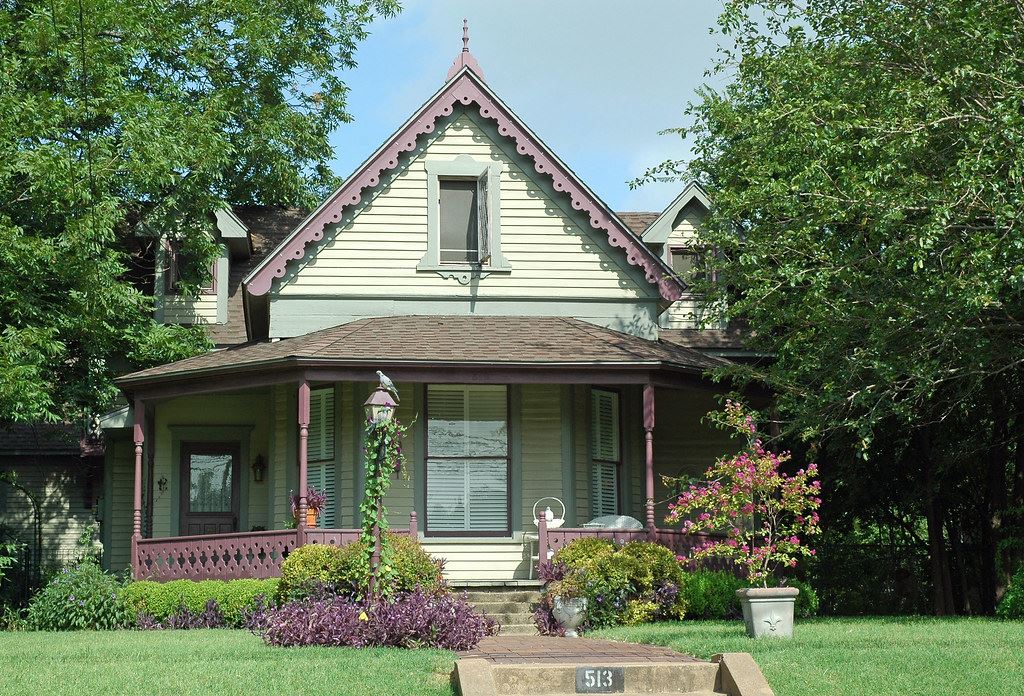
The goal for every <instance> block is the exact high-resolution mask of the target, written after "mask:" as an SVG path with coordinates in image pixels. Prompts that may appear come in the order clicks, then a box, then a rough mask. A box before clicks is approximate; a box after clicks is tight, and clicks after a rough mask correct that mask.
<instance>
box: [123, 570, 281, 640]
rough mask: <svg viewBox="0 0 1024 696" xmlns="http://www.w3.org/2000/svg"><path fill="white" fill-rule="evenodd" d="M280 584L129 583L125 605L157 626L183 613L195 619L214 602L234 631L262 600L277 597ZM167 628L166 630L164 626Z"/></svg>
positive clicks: (251, 582) (261, 582)
mask: <svg viewBox="0 0 1024 696" xmlns="http://www.w3.org/2000/svg"><path fill="white" fill-rule="evenodd" d="M277 586H278V580H277V579H276V578H272V579H269V580H201V581H199V582H196V581H194V580H172V581H170V582H152V581H148V580H141V581H138V582H133V583H129V584H128V586H127V587H126V588H125V590H124V598H125V604H126V605H127V606H128V608H129V610H130V611H131V614H132V615H133V616H137V615H140V614H145V615H147V616H148V617H151V618H152V620H153V621H155V622H157V623H161V624H162V623H164V622H166V621H167V620H168V619H170V618H172V617H173V616H174V615H176V614H183V610H187V612H188V613H189V614H190V615H192V616H199V615H201V614H202V613H203V612H204V611H205V610H206V608H207V606H208V605H209V603H210V602H211V601H213V602H214V603H215V604H216V607H217V610H218V612H219V613H220V615H221V616H222V618H223V621H222V623H223V624H224V625H226V626H230V627H232V628H242V627H245V617H246V612H249V611H251V610H252V609H253V608H255V607H256V605H257V602H259V599H260V598H261V597H263V598H264V599H271V598H273V597H274V596H275V595H276V594H277ZM165 627H166V626H165Z"/></svg>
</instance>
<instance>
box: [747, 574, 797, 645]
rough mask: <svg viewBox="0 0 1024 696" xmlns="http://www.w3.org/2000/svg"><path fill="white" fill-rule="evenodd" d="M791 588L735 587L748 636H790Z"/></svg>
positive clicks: (794, 591) (793, 601) (793, 592)
mask: <svg viewBox="0 0 1024 696" xmlns="http://www.w3.org/2000/svg"><path fill="white" fill-rule="evenodd" d="M798 594H800V590H798V589H797V588H795V587H746V588H743V589H741V590H736V596H737V597H739V598H740V604H741V605H742V606H743V621H744V622H745V623H746V624H747V635H748V636H750V637H751V638H792V637H793V615H794V612H793V610H794V608H795V605H796V596H797V595H798Z"/></svg>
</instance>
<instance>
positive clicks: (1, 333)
mask: <svg viewBox="0 0 1024 696" xmlns="http://www.w3.org/2000/svg"><path fill="white" fill-rule="evenodd" d="M2 8H3V13H2V15H0V61H2V64H3V72H2V75H3V76H2V78H0V201H2V204H0V327H2V328H0V420H6V421H33V420H58V419H62V418H72V417H75V416H76V415H79V414H81V413H82V412H83V411H84V412H88V411H95V410H97V409H100V408H103V407H105V406H106V405H108V404H109V403H110V401H111V400H112V398H113V397H114V396H115V390H114V388H113V387H112V384H111V379H112V377H113V375H114V374H115V373H116V372H117V371H123V370H124V369H125V368H127V367H133V366H145V365H147V364H153V363H159V362H164V361H168V360H172V359H177V358H179V357H185V356H187V355H191V354H194V353H195V352H197V351H200V350H203V349H205V348H206V347H207V342H206V338H205V336H204V334H203V333H202V331H201V330H196V329H188V328H183V327H168V326H159V325H157V324H155V323H154V322H153V320H152V318H151V317H152V307H151V300H150V298H149V297H147V293H146V292H145V291H144V290H145V288H144V285H143V282H142V281H141V280H140V278H142V277H143V276H145V275H146V272H147V270H148V271H150V272H151V267H150V268H147V263H148V264H149V265H150V266H151V263H152V262H151V258H152V247H153V244H154V242H155V240H156V239H157V238H158V237H159V236H160V235H164V236H169V237H172V238H176V239H178V240H179V241H180V243H181V244H182V249H183V251H182V254H183V256H185V257H186V258H188V259H191V261H192V263H191V264H186V273H185V278H184V280H185V283H184V285H185V289H186V290H187V289H191V290H192V291H196V290H197V289H198V287H199V286H200V285H201V284H202V281H203V280H204V279H203V275H204V270H203V269H205V268H207V267H208V261H209V260H210V258H211V255H212V253H213V249H212V245H211V244H210V242H209V237H208V235H207V234H206V232H205V231H206V230H208V229H209V228H210V221H211V219H212V214H213V212H214V211H215V210H216V209H217V207H219V206H222V205H224V204H225V203H228V204H238V203H262V204H287V205H295V204H304V205H309V204H311V203H313V202H314V201H316V200H317V199H318V198H319V197H321V196H323V195H324V194H325V193H326V192H327V191H329V190H330V189H331V188H332V187H334V186H335V184H336V183H337V182H336V179H335V177H334V175H333V174H332V173H331V171H330V169H329V167H328V162H329V160H330V158H331V156H332V150H331V147H330V145H329V143H328V135H329V134H330V132H331V131H332V130H333V129H334V128H336V127H337V126H338V125H339V124H342V123H344V122H346V121H348V120H349V118H350V117H349V115H348V113H347V112H346V111H345V98H346V94H347V89H346V87H345V84H344V83H343V82H342V79H341V77H340V74H341V72H342V71H343V70H344V69H346V68H351V67H353V66H354V65H355V59H354V53H355V48H356V45H357V43H358V42H359V41H360V40H361V39H362V38H364V37H365V36H366V27H367V25H368V23H369V22H370V21H371V20H372V19H373V17H374V16H375V15H384V16H388V15H391V14H393V13H394V12H396V11H397V10H398V4H397V2H396V0H365V1H354V0H275V1H274V2H265V1H263V0H236V1H234V2H227V3H225V2H218V1H216V0H190V1H189V2H183V1H180V0H170V1H164V2H151V1H148V0H142V1H140V2H123V0H47V1H46V2H39V1H36V0H3V2H2ZM189 269H191V270H189ZM149 282H150V283H151V282H152V281H151V279H150V280H149Z"/></svg>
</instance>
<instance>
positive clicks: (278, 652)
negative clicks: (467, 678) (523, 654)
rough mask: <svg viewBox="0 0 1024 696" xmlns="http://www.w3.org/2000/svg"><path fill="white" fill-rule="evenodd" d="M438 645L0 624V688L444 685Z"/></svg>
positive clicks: (397, 689)
mask: <svg viewBox="0 0 1024 696" xmlns="http://www.w3.org/2000/svg"><path fill="white" fill-rule="evenodd" d="M454 664H455V656H454V655H453V654H452V653H450V652H445V651H443V650H397V649H390V648H367V649H362V650H357V649H351V648H271V647H268V646H266V645H264V644H263V642H262V641H261V640H260V639H259V638H257V637H256V636H254V635H252V634H250V633H248V632H246V631H227V630H223V631H221V630H214V631H210V630H203V631H115V632H109V633H106V632H100V633H91V632H84V631H83V632H80V633H0V694H2V695H3V696H7V695H8V694H11V695H12V696H13V695H14V694H18V695H19V696H22V695H24V694H31V695H32V696H49V695H50V694H54V695H56V694H60V696H66V695H67V694H80V695H81V696H105V695H106V694H119V695H120V694H132V695H134V694H146V695H147V696H148V695H150V694H154V695H156V694H162V695H166V696H190V695H191V694H197V695H198V694H203V695H204V696H205V695H208V694H209V695H213V696H221V695H225V694H239V695H244V696H263V695H264V694H267V695H269V694H275V695H291V694H325V695H326V694H346V695H347V694H352V695H353V696H355V695H359V696H363V695H364V694H367V695H369V694H379V695H380V696H399V695H401V694H425V695H430V694H444V695H445V696H450V695H451V693H452V691H451V687H450V686H449V678H450V674H451V671H452V667H453V666H454Z"/></svg>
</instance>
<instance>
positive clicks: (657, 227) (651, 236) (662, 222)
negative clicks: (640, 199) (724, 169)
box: [644, 180, 711, 244]
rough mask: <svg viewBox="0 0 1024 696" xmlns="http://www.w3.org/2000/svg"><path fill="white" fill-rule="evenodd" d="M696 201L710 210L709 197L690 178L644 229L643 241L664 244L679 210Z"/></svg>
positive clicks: (702, 188)
mask: <svg viewBox="0 0 1024 696" xmlns="http://www.w3.org/2000/svg"><path fill="white" fill-rule="evenodd" d="M693 201H696V202H697V203H700V204H701V205H702V206H704V209H705V210H711V198H709V197H708V192H707V191H705V190H704V187H703V186H701V185H700V184H698V183H697V182H696V181H693V180H691V181H690V182H689V183H688V184H686V186H684V187H683V192H682V193H680V194H679V195H678V196H676V199H675V200H674V201H672V202H671V203H669V204H668V207H667V208H665V210H663V211H662V212H661V215H659V216H658V219H656V220H655V221H654V222H652V223H651V224H650V225H648V227H647V229H646V230H644V241H645V242H647V243H648V244H664V243H665V242H667V241H668V238H669V236H670V235H671V234H672V225H673V224H674V223H675V221H676V216H677V215H679V211H680V210H682V209H683V208H685V207H686V206H687V205H689V204H690V203H692V202H693Z"/></svg>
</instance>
